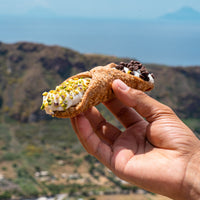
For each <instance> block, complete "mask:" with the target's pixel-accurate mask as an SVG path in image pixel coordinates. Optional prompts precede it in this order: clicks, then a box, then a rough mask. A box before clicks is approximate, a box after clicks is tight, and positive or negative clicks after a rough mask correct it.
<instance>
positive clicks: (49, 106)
mask: <svg viewBox="0 0 200 200" xmlns="http://www.w3.org/2000/svg"><path fill="white" fill-rule="evenodd" d="M90 80H91V78H79V79H78V78H73V79H69V80H67V81H64V82H63V83H62V84H61V85H59V86H57V87H56V89H55V90H50V91H49V92H44V93H43V94H42V95H43V103H42V106H41V109H42V110H45V111H46V113H47V114H50V115H53V114H54V111H65V110H67V109H68V108H70V107H71V106H75V105H77V104H78V103H79V102H80V101H81V99H82V97H83V95H84V93H85V91H86V90H87V88H88V86H89V84H90Z"/></svg>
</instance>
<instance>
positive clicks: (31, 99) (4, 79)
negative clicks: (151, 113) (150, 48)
mask: <svg viewBox="0 0 200 200" xmlns="http://www.w3.org/2000/svg"><path fill="white" fill-rule="evenodd" d="M122 60H123V61H128V59H120V58H116V57H111V56H103V55H84V54H80V53H78V52H75V51H73V50H70V49H67V48H62V47H58V46H45V45H42V44H34V43H24V42H21V43H16V44H4V43H0V112H1V113H2V114H6V115H8V116H11V117H12V118H14V119H17V120H20V121H23V122H27V121H38V120H40V119H44V118H45V119H46V118H48V117H47V116H46V115H45V114H44V112H42V111H40V105H41V101H42V97H41V93H42V92H43V91H44V90H49V89H50V88H51V89H52V88H54V87H55V86H56V85H57V84H58V83H61V82H62V81H63V80H64V79H65V78H67V77H69V76H70V75H73V74H75V73H78V72H81V71H85V70H89V69H90V68H92V67H94V66H97V65H105V64H107V63H110V62H116V63H119V62H120V61H122ZM147 68H148V69H149V71H152V72H153V73H154V74H155V77H156V87H155V89H154V90H153V91H152V92H151V93H150V95H151V96H153V97H154V98H156V99H157V100H160V101H161V102H164V103H166V104H168V105H169V106H171V107H172V108H173V109H174V110H175V111H176V112H177V113H178V115H179V116H180V117H182V118H200V106H199V102H200V81H199V80H200V67H167V66H161V65H154V64H149V65H147Z"/></svg>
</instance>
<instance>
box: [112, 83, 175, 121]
mask: <svg viewBox="0 0 200 200" xmlns="http://www.w3.org/2000/svg"><path fill="white" fill-rule="evenodd" d="M112 88H113V91H114V93H115V95H116V97H117V98H118V99H119V100H120V101H121V102H122V103H124V104H125V105H127V106H130V107H133V108H134V109H135V110H136V111H137V112H138V113H139V114H140V115H141V116H142V117H144V118H146V120H147V121H148V122H153V121H155V120H156V119H158V118H162V117H163V116H164V117H166V115H173V116H175V114H174V112H173V111H172V110H171V109H170V108H169V107H167V106H165V105H163V104H161V103H159V102H158V101H156V100H155V99H153V98H151V97H149V96H148V95H146V94H145V93H144V92H142V91H139V90H135V89H132V88H130V87H128V86H127V85H126V84H125V83H123V82H122V81H121V80H115V81H114V82H113V85H112Z"/></svg>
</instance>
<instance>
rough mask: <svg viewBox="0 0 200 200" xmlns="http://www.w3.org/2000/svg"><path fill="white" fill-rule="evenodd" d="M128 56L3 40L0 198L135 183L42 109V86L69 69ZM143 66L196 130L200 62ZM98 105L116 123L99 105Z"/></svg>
mask: <svg viewBox="0 0 200 200" xmlns="http://www.w3.org/2000/svg"><path fill="white" fill-rule="evenodd" d="M128 60H129V59H122V58H116V57H111V56H103V55H84V54H80V53H78V52H75V51H73V50H70V49H67V48H62V47H58V46H45V45H42V44H33V43H24V42H22V43H16V44H4V43H0V155H1V157H0V199H10V197H11V196H12V197H24V198H25V197H26V198H30V197H36V196H41V195H47V196H49V195H56V194H59V193H67V194H68V195H69V197H76V199H77V197H84V198H87V199H90V198H89V197H91V196H98V195H100V194H105V195H110V194H113V195H114V194H124V193H125V194H132V193H134V194H135V193H136V192H137V191H138V189H137V188H136V187H135V186H131V185H129V184H127V183H126V182H123V181H121V180H120V179H118V178H117V177H115V176H114V175H113V174H112V173H111V172H110V171H109V170H107V169H106V168H105V167H104V166H103V165H102V164H100V163H99V162H98V161H97V160H96V159H94V158H93V157H92V156H90V155H88V154H87V153H86V152H85V151H84V150H83V148H82V146H81V144H80V143H79V141H78V140H77V138H76V135H75V134H74V132H73V130H72V127H71V125H70V122H69V120H66V119H55V118H51V117H49V116H47V115H46V114H45V113H44V112H43V111H41V110H40V106H41V102H42V95H41V94H42V92H43V91H44V90H49V89H51V88H54V87H55V86H56V85H57V84H58V83H61V82H62V81H63V80H64V79H65V78H67V77H68V76H70V75H72V74H75V73H78V72H81V71H85V70H89V69H90V68H92V67H94V66H97V65H105V64H107V63H110V62H116V63H119V62H120V61H128ZM146 66H147V68H148V69H149V71H152V72H153V73H154V74H155V77H156V86H155V89H154V90H153V91H152V92H150V93H149V94H150V95H151V96H153V97H154V98H156V99H157V100H159V101H161V102H163V103H166V104H167V105H169V106H171V107H172V108H173V109H174V110H175V111H176V112H177V114H178V115H179V116H180V117H181V118H182V119H183V120H184V121H185V122H186V123H187V124H188V125H189V126H190V127H191V128H192V129H193V130H194V131H195V132H196V133H197V134H198V133H200V125H199V119H200V106H199V102H200V82H199V80H200V67H167V66H160V65H154V64H147V65H146ZM98 108H99V109H100V110H101V112H102V114H103V115H104V116H105V117H106V118H107V120H109V121H110V122H111V123H113V124H114V125H117V126H118V127H120V124H119V122H118V121H117V120H115V119H114V118H113V117H112V115H111V114H110V113H109V112H108V111H107V110H106V109H105V108H104V107H103V106H102V105H99V106H98ZM143 192H144V191H143ZM144 193H146V192H144ZM155 198H156V197H155ZM91 199H96V197H94V198H93V197H91ZM147 199H148V198H147ZM152 199H154V198H153V197H152Z"/></svg>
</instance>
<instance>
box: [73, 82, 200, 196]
mask: <svg viewBox="0 0 200 200" xmlns="http://www.w3.org/2000/svg"><path fill="white" fill-rule="evenodd" d="M112 88H113V91H114V93H115V95H116V98H114V99H113V100H111V101H109V102H106V103H105V106H106V107H107V108H108V109H109V110H110V111H111V112H112V113H113V114H114V116H115V117H116V118H117V119H118V120H119V121H120V122H121V123H122V124H123V126H124V127H125V128H126V129H125V131H123V132H122V131H120V130H119V129H118V128H116V127H114V126H113V125H112V124H110V123H108V122H107V121H106V120H105V119H104V118H103V116H102V115H101V114H100V113H99V111H98V110H97V109H96V108H95V107H93V108H91V109H89V110H88V111H86V112H85V113H84V114H80V115H79V116H77V117H75V118H73V119H71V122H72V125H73V128H74V130H75V132H76V133H77V136H78V138H79V140H80V141H81V143H82V144H83V146H84V147H85V149H86V150H87V151H88V152H89V153H90V154H91V155H93V156H95V157H96V158H97V159H98V160H99V161H100V162H102V163H103V164H104V165H105V166H107V167H108V168H109V169H110V170H112V171H113V172H114V173H115V174H116V175H117V176H119V177H120V178H122V179H124V180H126V181H128V182H130V183H132V184H135V185H137V186H139V187H141V188H144V189H146V190H149V191H151V192H155V193H159V194H162V195H165V196H168V197H170V198H173V199H181V200H182V199H199V197H200V196H199V195H200V193H198V191H199V192H200V167H199V166H200V141H199V140H198V139H197V138H196V136H195V135H194V134H193V132H192V131H191V130H190V129H189V128H188V127H187V126H186V125H185V124H183V122H182V121H181V120H180V119H179V118H178V117H177V116H176V115H175V113H174V112H173V111H172V110H171V109H170V108H169V107H167V106H165V105H163V104H161V103H159V102H158V101H156V100H155V99H153V98H151V97H149V96H148V95H146V94H145V93H143V92H141V91H138V90H135V89H131V88H129V87H127V86H126V85H125V84H124V83H123V82H122V81H120V80H115V81H114V82H113V85H112Z"/></svg>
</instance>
